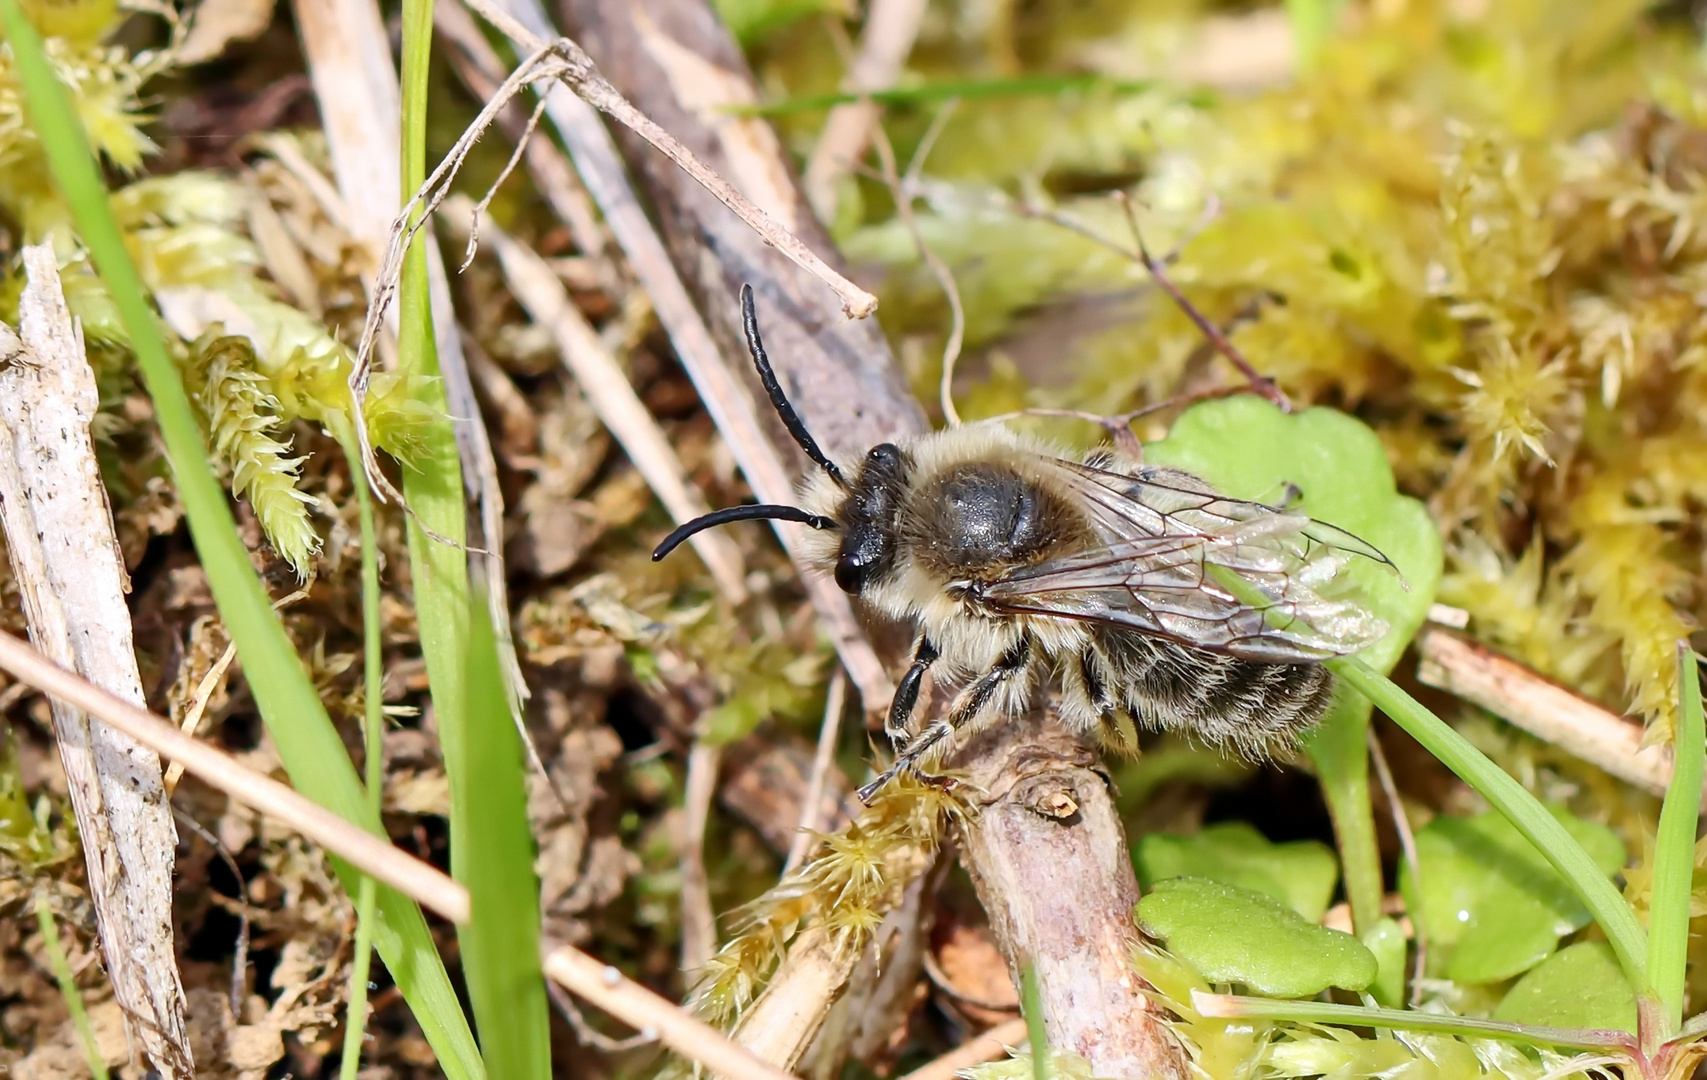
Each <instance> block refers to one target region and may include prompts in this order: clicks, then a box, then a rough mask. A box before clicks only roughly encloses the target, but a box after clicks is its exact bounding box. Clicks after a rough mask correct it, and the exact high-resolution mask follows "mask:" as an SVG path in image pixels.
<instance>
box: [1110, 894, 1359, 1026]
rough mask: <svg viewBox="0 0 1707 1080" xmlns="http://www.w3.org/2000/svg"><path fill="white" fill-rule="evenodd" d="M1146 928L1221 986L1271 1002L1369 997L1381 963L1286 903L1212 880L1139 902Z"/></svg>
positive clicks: (1349, 938)
mask: <svg viewBox="0 0 1707 1080" xmlns="http://www.w3.org/2000/svg"><path fill="white" fill-rule="evenodd" d="M1138 925H1139V927H1140V928H1142V929H1143V931H1144V932H1145V933H1146V934H1148V935H1150V936H1151V937H1153V938H1156V939H1158V940H1160V941H1162V942H1163V943H1165V944H1166V945H1167V947H1168V951H1170V952H1172V953H1173V954H1174V955H1175V956H1177V957H1179V958H1180V959H1181V960H1183V961H1185V962H1186V963H1188V964H1190V965H1191V966H1192V967H1194V968H1196V969H1197V970H1198V972H1199V973H1200V974H1202V976H1203V977H1204V978H1205V979H1207V980H1209V981H1210V982H1214V983H1239V984H1241V985H1243V986H1245V987H1247V988H1249V989H1250V990H1251V991H1253V992H1255V993H1258V994H1264V995H1267V996H1268V997H1281V998H1304V997H1313V996H1315V995H1316V994H1319V993H1321V992H1322V991H1323V990H1326V989H1327V988H1328V987H1330V986H1339V987H1343V988H1345V989H1347V990H1361V989H1363V988H1364V987H1366V986H1368V985H1369V984H1370V983H1371V982H1372V981H1373V980H1374V979H1375V971H1376V964H1375V957H1374V955H1373V954H1371V953H1370V951H1369V950H1368V949H1366V948H1364V947H1363V945H1362V943H1360V942H1359V941H1358V940H1357V939H1356V938H1354V937H1352V936H1351V935H1350V934H1342V933H1340V932H1339V931H1338V930H1329V929H1328V928H1326V927H1323V926H1317V925H1316V924H1314V923H1311V922H1307V921H1305V919H1304V918H1303V917H1302V916H1300V915H1299V914H1298V913H1297V912H1296V911H1293V910H1292V909H1291V908H1289V907H1287V906H1286V905H1285V904H1283V903H1281V902H1280V901H1279V900H1276V899H1274V898H1273V897H1270V896H1265V895H1263V894H1262V893H1259V892H1252V891H1251V890H1250V889H1241V888H1239V887H1237V886H1235V885H1223V884H1222V883H1220V882H1218V881H1209V880H1207V879H1205V878H1190V877H1184V878H1172V879H1170V880H1167V881H1162V882H1158V883H1157V884H1156V887H1155V889H1154V891H1152V892H1151V893H1150V894H1149V895H1148V896H1146V897H1144V899H1142V900H1140V901H1139V902H1138Z"/></svg>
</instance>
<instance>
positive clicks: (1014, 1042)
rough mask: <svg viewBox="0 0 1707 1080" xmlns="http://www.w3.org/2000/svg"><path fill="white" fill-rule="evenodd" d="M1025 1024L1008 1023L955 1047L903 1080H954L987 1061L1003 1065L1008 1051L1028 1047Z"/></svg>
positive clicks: (998, 1025)
mask: <svg viewBox="0 0 1707 1080" xmlns="http://www.w3.org/2000/svg"><path fill="white" fill-rule="evenodd" d="M1025 1041H1026V1038H1025V1020H1024V1018H1020V1019H1017V1020H1004V1021H1002V1022H1001V1023H1000V1024H997V1025H996V1026H995V1027H993V1028H991V1029H990V1030H989V1031H986V1032H984V1033H983V1034H982V1035H979V1036H977V1037H975V1038H973V1039H970V1040H968V1041H967V1042H965V1043H963V1044H961V1045H960V1046H957V1047H955V1048H954V1049H953V1050H950V1051H949V1052H948V1053H946V1054H944V1055H942V1056H941V1057H939V1058H937V1059H936V1060H935V1061H932V1062H930V1063H929V1064H926V1065H921V1066H920V1067H919V1068H917V1069H914V1070H913V1071H912V1072H910V1073H908V1074H907V1075H906V1076H904V1077H902V1078H901V1080H954V1078H955V1077H956V1076H958V1075H959V1074H960V1070H962V1069H969V1068H971V1067H972V1066H974V1065H982V1064H983V1063H984V1062H986V1061H1000V1060H1001V1059H1002V1058H1003V1057H1004V1056H1006V1054H1007V1052H1008V1047H1010V1046H1014V1047H1018V1046H1023V1045H1025Z"/></svg>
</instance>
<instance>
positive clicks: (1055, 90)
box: [728, 75, 1213, 116]
mask: <svg viewBox="0 0 1707 1080" xmlns="http://www.w3.org/2000/svg"><path fill="white" fill-rule="evenodd" d="M1163 85H1165V84H1163V83H1159V82H1154V81H1150V80H1146V79H1140V80H1121V79H1110V78H1106V77H1104V76H1101V75H1021V76H1015V77H1011V78H995V79H946V80H943V81H940V82H931V83H923V84H920V85H918V86H896V87H891V88H889V89H885V90H872V91H870V92H868V93H863V94H850V93H835V94H812V95H802V96H800V97H791V98H784V99H783V100H781V101H774V102H769V103H766V104H761V105H732V106H729V107H728V111H729V112H731V113H736V114H739V115H743V116H792V115H794V114H796V113H806V112H822V111H824V110H826V109H833V108H835V107H836V106H837V105H846V104H848V103H850V102H854V101H873V102H876V103H877V104H879V105H928V104H935V103H940V102H944V101H948V100H949V99H951V98H953V99H958V100H961V101H974V100H978V99H981V98H1016V97H1049V96H1053V95H1056V94H1067V93H1073V92H1075V91H1099V92H1106V93H1111V94H1145V93H1149V92H1150V91H1152V90H1155V89H1157V88H1159V87H1161V86H1163ZM1183 100H1185V101H1186V102H1187V103H1188V104H1192V105H1199V106H1204V105H1207V104H1210V103H1211V102H1212V101H1213V98H1212V97H1211V96H1210V95H1208V94H1207V93H1205V92H1196V93H1192V94H1187V95H1183Z"/></svg>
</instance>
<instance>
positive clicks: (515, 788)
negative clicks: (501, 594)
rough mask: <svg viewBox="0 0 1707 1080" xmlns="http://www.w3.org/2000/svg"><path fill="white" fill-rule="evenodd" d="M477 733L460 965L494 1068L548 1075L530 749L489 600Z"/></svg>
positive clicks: (476, 643)
mask: <svg viewBox="0 0 1707 1080" xmlns="http://www.w3.org/2000/svg"><path fill="white" fill-rule="evenodd" d="M469 610H470V612H471V615H472V622H473V631H474V633H473V637H472V640H471V641H470V643H469V645H470V648H469V653H468V680H467V684H468V707H467V710H466V713H467V717H468V720H469V722H470V725H471V737H470V738H469V739H468V745H467V747H466V750H465V755H464V756H465V761H464V769H465V770H466V775H467V781H466V783H467V786H468V787H469V789H470V790H471V791H473V792H477V793H478V797H477V798H470V799H468V800H467V802H466V805H465V810H466V813H467V814H468V820H467V833H468V834H469V835H470V836H472V837H474V838H475V839H474V843H473V844H472V845H471V846H470V847H469V849H468V850H467V851H466V852H465V853H464V859H463V864H462V868H463V871H464V872H465V874H466V875H467V876H466V878H465V879H464V880H465V881H466V882H467V884H468V886H469V890H468V891H469V895H470V899H471V900H472V902H473V905H474V918H473V919H472V920H470V921H469V924H468V925H467V926H466V927H464V928H463V930H462V934H461V941H462V967H463V971H464V972H465V973H466V975H467V977H468V996H469V997H470V998H471V999H472V1000H473V1002H474V1022H475V1025H476V1027H477V1028H478V1029H479V1031H480V1044H481V1047H482V1049H483V1050H485V1052H486V1061H487V1063H488V1067H489V1068H490V1069H491V1072H492V1075H493V1076H516V1077H526V1076H533V1077H540V1078H542V1080H543V1078H546V1077H549V1076H550V1075H551V1029H550V1012H549V1006H548V1005H547V1001H546V996H545V976H544V975H543V973H542V972H541V971H540V965H539V879H538V878H537V877H535V876H534V872H533V865H534V855H535V851H534V843H533V834H532V832H531V831H530V830H529V828H528V817H527V809H528V808H527V789H526V787H525V783H524V782H525V780H526V777H527V759H526V758H525V757H524V756H523V753H522V744H521V738H520V736H519V735H517V733H516V725H515V724H514V723H513V722H512V721H511V719H510V704H509V698H508V697H507V696H506V695H505V692H504V677H503V669H502V667H501V666H500V664H499V660H498V647H497V638H496V636H495V635H494V634H493V632H492V623H491V619H490V617H489V616H488V614H487V607H486V604H485V601H484V600H483V599H480V598H478V597H477V598H476V599H475V602H474V603H473V604H472V605H470V608H469Z"/></svg>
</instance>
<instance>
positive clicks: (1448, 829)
mask: <svg viewBox="0 0 1707 1080" xmlns="http://www.w3.org/2000/svg"><path fill="white" fill-rule="evenodd" d="M1548 809H1550V810H1551V811H1552V812H1553V816H1555V817H1556V818H1558V819H1559V822H1560V824H1562V825H1564V827H1565V830H1566V831H1567V832H1569V833H1570V834H1571V836H1572V837H1573V838H1575V839H1576V841H1577V842H1578V843H1579V844H1581V845H1582V846H1583V848H1584V850H1586V851H1587V852H1588V853H1589V856H1590V857H1591V858H1592V859H1593V860H1594V861H1595V865H1596V866H1598V867H1599V868H1600V869H1601V871H1602V872H1604V873H1605V874H1607V875H1608V876H1610V875H1612V874H1613V873H1616V872H1617V870H1618V869H1619V867H1621V866H1623V865H1624V846H1623V845H1622V844H1621V843H1619V841H1618V837H1616V836H1615V835H1613V833H1612V831H1611V830H1610V829H1608V828H1606V827H1605V826H1603V825H1596V824H1594V823H1593V822H1588V821H1583V820H1581V819H1580V818H1576V817H1573V816H1571V815H1570V814H1569V813H1567V812H1566V811H1564V810H1562V809H1560V808H1558V807H1549V808H1548ZM1417 864H1418V873H1419V875H1420V876H1421V879H1422V880H1421V881H1420V883H1419V882H1418V881H1417V880H1416V879H1415V878H1413V877H1412V875H1411V872H1410V867H1409V866H1408V865H1406V866H1402V867H1401V868H1400V871H1399V888H1400V890H1401V891H1402V892H1403V893H1404V895H1405V902H1406V904H1407V905H1408V906H1409V908H1410V910H1411V913H1412V916H1413V917H1415V918H1417V919H1419V920H1420V921H1421V923H1422V928H1423V931H1424V932H1425V933H1426V934H1427V935H1428V942H1429V949H1430V953H1429V958H1430V967H1431V968H1432V969H1433V970H1434V971H1435V973H1436V974H1438V975H1440V976H1442V977H1444V978H1448V979H1451V980H1453V981H1454V982H1463V983H1487V982H1498V981H1500V980H1502V979H1509V978H1511V977H1512V976H1513V975H1518V974H1521V973H1522V972H1524V971H1527V970H1529V969H1530V968H1532V967H1534V966H1535V965H1536V964H1538V963H1540V962H1541V961H1542V960H1544V959H1546V958H1547V956H1548V955H1549V954H1551V953H1552V952H1553V950H1554V949H1555V948H1556V947H1557V946H1558V943H1559V938H1560V937H1562V936H1564V935H1565V934H1569V933H1571V932H1572V931H1575V930H1580V929H1581V928H1582V927H1584V926H1586V925H1587V924H1588V922H1589V913H1588V909H1587V908H1585V907H1583V905H1582V902H1581V901H1579V900H1578V899H1577V897H1576V894H1575V893H1574V892H1573V891H1572V889H1571V887H1570V886H1569V885H1568V884H1567V883H1566V882H1565V880H1564V879H1563V878H1561V877H1560V876H1559V873H1558V871H1556V870H1554V869H1553V867H1552V865H1551V864H1550V863H1548V862H1547V860H1546V858H1545V857H1544V856H1542V854H1541V853H1540V852H1539V851H1537V850H1535V847H1534V845H1532V844H1531V843H1530V842H1529V841H1528V840H1526V839H1524V837H1523V835H1522V834H1521V833H1519V832H1518V831H1517V829H1516V828H1515V827H1514V826H1513V825H1512V824H1511V822H1509V821H1507V820H1506V818H1505V816H1504V815H1503V814H1499V813H1495V812H1491V811H1490V812H1489V813H1485V814H1480V815H1478V816H1476V817H1473V818H1456V817H1445V816H1442V817H1437V818H1435V819H1434V820H1433V821H1431V822H1429V823H1428V825H1426V826H1424V827H1423V828H1422V829H1420V830H1418V832H1417Z"/></svg>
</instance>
